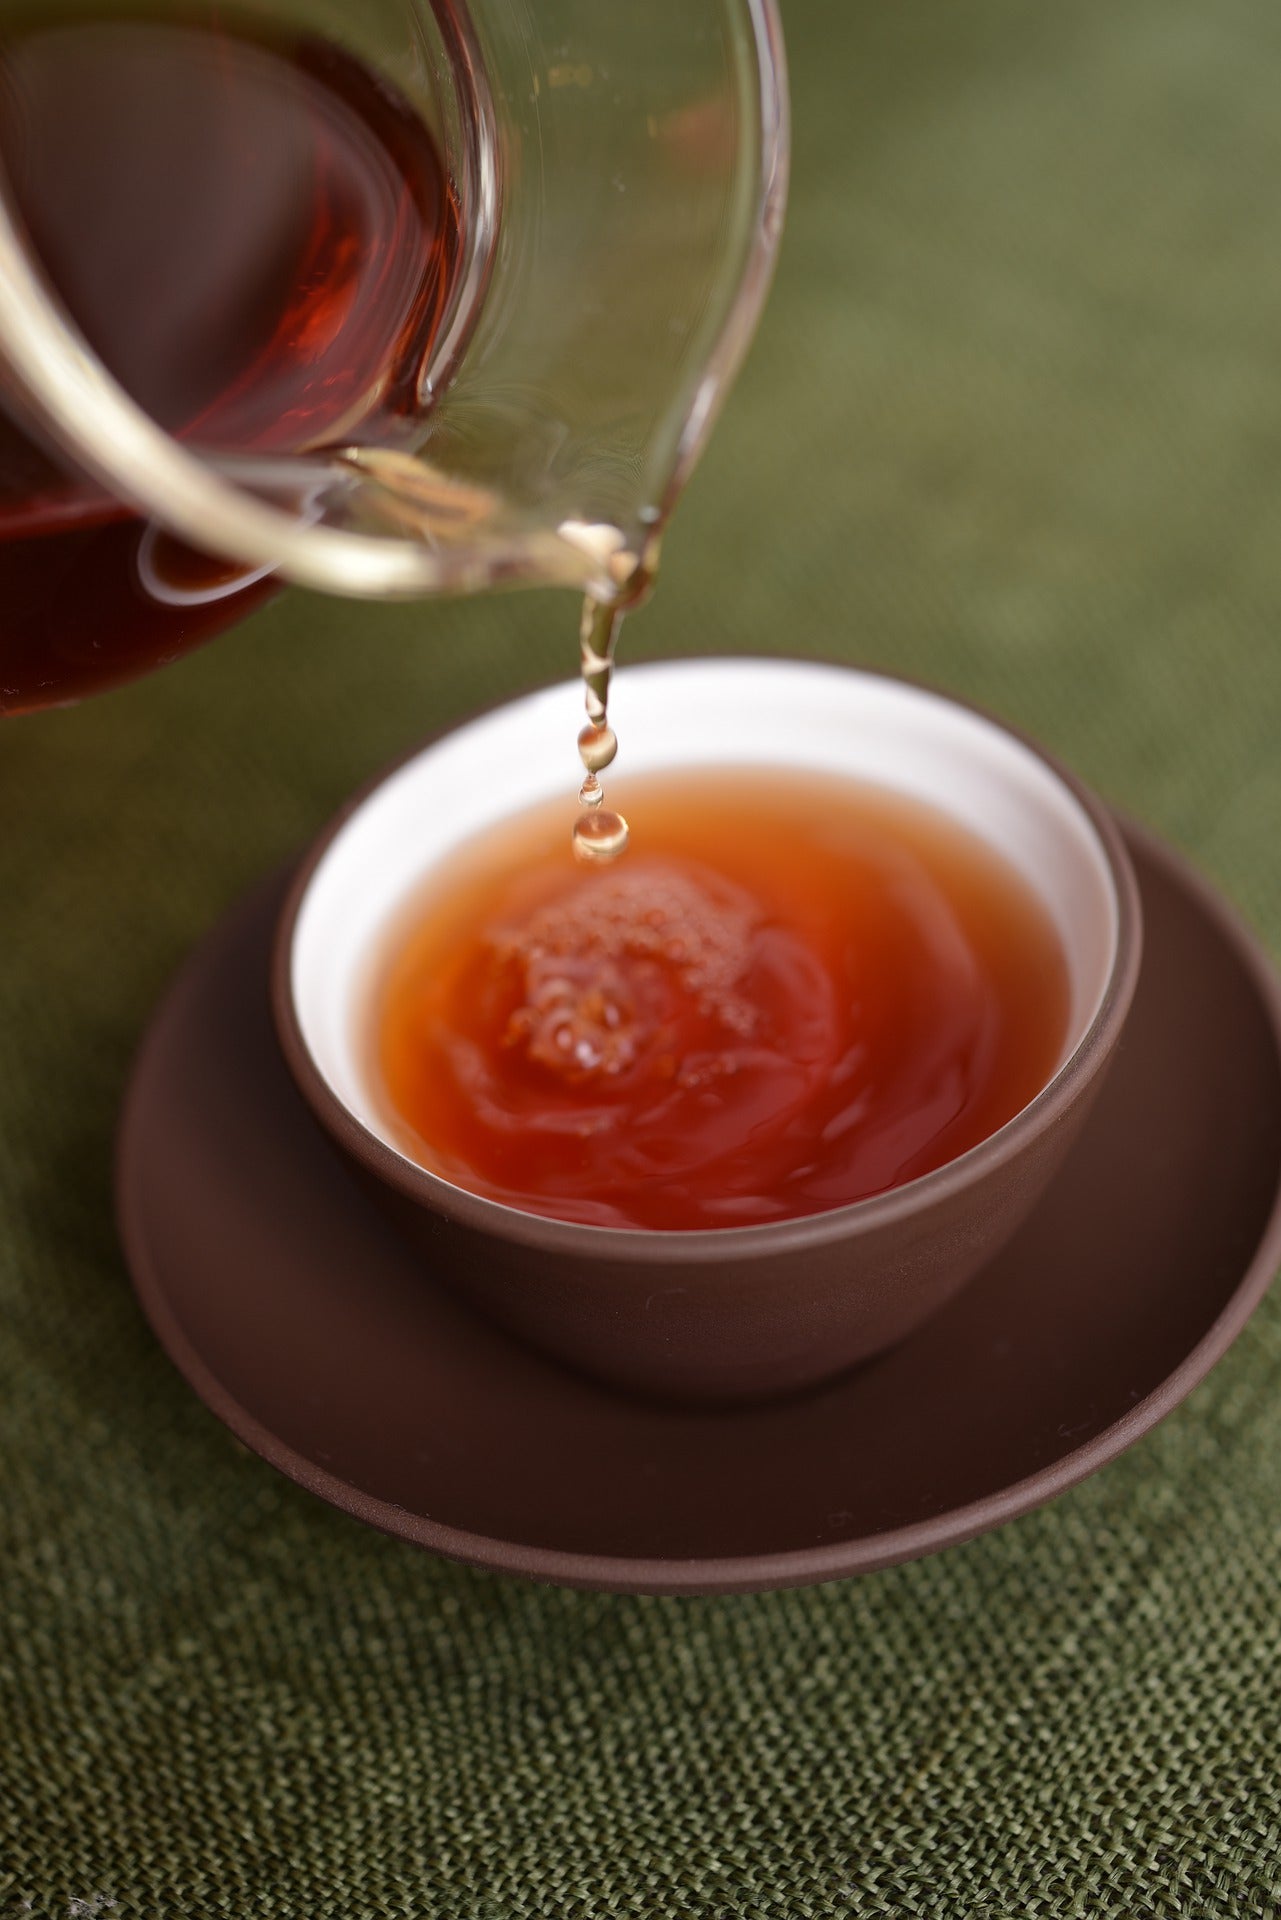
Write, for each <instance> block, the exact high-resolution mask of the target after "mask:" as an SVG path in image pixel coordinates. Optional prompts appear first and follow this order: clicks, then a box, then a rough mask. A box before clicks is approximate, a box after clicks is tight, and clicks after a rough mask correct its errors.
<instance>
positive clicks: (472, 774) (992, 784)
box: [291, 660, 1119, 1158]
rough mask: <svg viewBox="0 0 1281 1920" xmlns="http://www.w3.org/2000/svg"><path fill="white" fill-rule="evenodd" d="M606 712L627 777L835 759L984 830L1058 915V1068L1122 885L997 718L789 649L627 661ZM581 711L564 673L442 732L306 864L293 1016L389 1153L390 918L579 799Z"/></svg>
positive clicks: (821, 766)
mask: <svg viewBox="0 0 1281 1920" xmlns="http://www.w3.org/2000/svg"><path fill="white" fill-rule="evenodd" d="M708 714H714V715H715V724H714V725H712V726H709V725H708V723H707V718H706V716H707V715H708ZM610 718H611V720H612V721H613V722H614V724H615V726H616V727H617V729H618V732H619V735H620V739H621V740H622V742H623V752H624V754H625V756H626V768H627V771H628V773H629V774H633V773H636V774H639V773H651V772H658V771H661V770H662V769H664V768H675V767H682V768H706V767H709V766H716V765H721V766H750V765H762V766H770V767H799V768H806V769H809V770H811V771H814V772H825V773H836V774H846V775H850V776H853V777H854V778H856V779H859V780H864V781H871V782H875V783H877V784H878V785H880V786H883V787H888V788H891V789H893V790H894V791H895V792H898V793H902V794H905V795H909V796H911V797H913V798H915V799H918V800H921V801H926V802H928V803H931V804H932V805H934V806H935V807H937V808H939V809H940V810H941V811H943V812H944V813H946V814H947V815H949V816H950V817H951V818H952V819H953V820H955V821H957V822H958V823H959V824H961V825H962V826H965V827H968V828H969V829H970V830H971V831H973V832H974V833H976V834H978V835H979V836H981V838H982V839H984V840H985V841H986V842H987V843H988V844H989V845H990V846H991V847H993V848H995V849H996V850H997V851H998V852H999V853H1001V854H1003V855H1004V856H1005V858H1006V859H1007V860H1008V861H1009V862H1010V864H1011V865H1012V866H1013V867H1014V868H1015V869H1016V870H1017V871H1018V872H1019V873H1020V874H1021V875H1022V876H1023V878H1024V879H1025V880H1026V881H1027V883H1028V884H1029V885H1030V886H1031V887H1032V888H1033V890H1034V891H1035V892H1036V894H1037V895H1038V896H1039V897H1040V899H1041V900H1042V901H1043V902H1044V904H1045V906H1046V908H1047V910H1048V912H1049V914H1050V916H1051V918H1052V920H1053V923H1054V925H1055V926H1056V927H1057V929H1058V932H1059V935H1060V938H1061V940H1062V943H1063V950H1064V954H1065V957H1066V961H1067V968H1068V980H1069V990H1070V1017H1069V1022H1068V1033H1067V1037H1066V1039H1065V1041H1064V1046H1063V1053H1062V1057H1061V1059H1060V1061H1059V1066H1062V1065H1063V1064H1064V1063H1065V1062H1066V1061H1067V1060H1068V1059H1069V1058H1070V1057H1071V1055H1072V1054H1073V1053H1074V1052H1075V1050H1076V1048H1077V1047H1078V1046H1079V1045H1080V1043H1081V1041H1082V1039H1083V1038H1084V1036H1085V1033H1086V1031H1087V1029H1088V1028H1089V1026H1090V1023H1091V1021H1092V1020H1093V1018H1094V1016H1095V1014H1096V1013H1097V1011H1098V1008H1099V1005H1100V1003H1101V1001H1102V998H1103V995H1104V992H1105V990H1106V988H1107V983H1108V979H1109V976H1110V973H1111V969H1112V964H1113V960H1114V957H1115V953H1116V942H1117V933H1118V923H1119V908H1118V902H1117V897H1116V890H1115V887H1114V885H1113V882H1112V876H1111V873H1110V870H1109V867H1108V863H1107V859H1106V857H1105V854H1104V850H1103V847H1102V845H1101V843H1100V841H1099V838H1098V835H1097V834H1096V832H1095V830H1094V827H1093V825H1092V823H1091V821H1090V818H1089V816H1088V814H1087V813H1086V812H1085V810H1084V809H1083V808H1082V806H1081V805H1080V803H1079V801H1078V800H1077V798H1076V796H1075V795H1074V794H1073V793H1072V791H1071V789H1070V788H1069V787H1067V786H1066V785H1065V784H1064V783H1063V781H1062V780H1060V779H1059V778H1058V776H1057V775H1056V774H1055V773H1054V772H1053V770H1052V769H1051V768H1050V767H1049V766H1047V765H1046V763H1045V762H1044V761H1043V760H1041V759H1040V758H1039V757H1038V756H1037V755H1036V754H1035V753H1033V752H1031V751H1030V750H1029V749H1028V748H1027V747H1025V746H1023V745H1022V744H1021V742H1019V741H1018V740H1016V739H1014V738H1013V737H1012V736H1011V735H1010V734H1008V733H1006V732H1004V731H1003V729H1001V728H1000V727H998V726H996V725H994V724H993V723H992V722H991V721H988V720H984V719H982V718H981V717H980V716H979V715H977V714H974V713H970V712H968V711H967V710H966V709H965V708H964V707H958V706H955V705H954V704H953V703H952V702H951V701H949V700H947V699H944V698H943V697H942V696H941V695H938V694H933V693H928V692H925V691H923V690H921V689H919V688H916V687H909V686H905V685H903V684H902V683H901V682H898V681H894V680H883V679H880V678H878V677H877V676H876V675H874V674H866V673H859V672H857V671H855V670H853V669H850V668H847V667H830V666H821V665H812V664H809V663H806V662H799V661H785V660H691V661H674V662H669V663H663V664H661V665H657V666H643V667H635V668H624V669H622V670H621V671H620V672H619V674H618V676H617V679H616V681H615V687H614V691H613V693H612V694H611V703H610ZM581 724H582V689H581V686H580V685H579V683H578V682H577V681H571V682H567V683H566V684H564V685H561V686H556V687H551V688H548V689H547V690H545V691H544V692H541V693H535V694H530V695H528V696H527V697H526V698H523V699H519V700H515V701H513V702H512V703H511V704H510V705H508V706H505V707H501V708H499V709H498V710H497V711H496V712H494V713H489V714H486V715H484V716H483V717H482V718H481V719H479V720H473V721H471V722H470V723H469V724H468V725H466V726H463V727H460V728H458V729H457V730H456V731H455V732H453V733H450V734H447V735H445V736H444V738H443V739H440V740H438V741H436V742H435V743H434V744H433V745H431V746H428V747H425V748H424V749H423V751H422V752H421V753H419V754H417V755H415V757H414V758H413V759H412V760H409V761H408V762H406V764H405V765H404V766H402V767H401V768H400V769H399V770H398V771H397V772H396V773H394V774H392V775H391V777H390V778H389V779H387V780H385V781H384V782H383V783H382V784H381V785H380V786H379V787H378V788H377V789H376V791H375V792H374V793H372V794H371V795H370V796H369V798H368V799H367V800H366V801H364V802H363V804H362V805H361V806H360V807H358V808H357V810H356V811H355V812H354V813H353V814H352V816H351V818H350V819H349V820H347V821H346V822H345V824H344V825H343V827H342V828H341V830H340V831H339V833H338V834H337V835H336V836H335V838H334V839H333V841H332V842H331V843H330V845H329V847H328V848H327V849H326V851H325V853H324V855H323V857H322V859H321V860H320V862H319V864H318V866H317V867H316V870H315V872H314V873H313V875H312V877H311V881H310V884H309V886H308V888H307V891H306V894H305V896H304V898H303V901H302V905H301V908H300V911H299V913H298V917H297V921H296V923H295V927H294V936H293V946H292V953H291V984H292V992H293V999H294V1009H295V1013H296V1015H297V1019H298V1025H299V1028H300V1030H301V1033H302V1037H303V1039H304V1041H305V1043H306V1045H307V1048H308V1050H309V1051H310V1053H311V1056H312V1059H313V1060H314V1062H315V1064H316V1066H317V1068H318V1069H319V1071H320V1073H321V1075H322V1076H323V1078H324V1079H325V1080H326V1081H327V1082H328V1084H329V1086H330V1088H331V1089H332V1091H333V1092H334V1093H335V1094H336V1095H337V1097H338V1099H339V1100H340V1101H341V1102H342V1104H343V1105H344V1106H345V1107H346V1108H347V1109H348V1110H349V1112H351V1113H352V1114H353V1115H354V1116H355V1118H356V1119H357V1120H359V1121H360V1122H361V1124H362V1125H363V1126H365V1127H366V1128H367V1129H368V1130H369V1131H370V1132H371V1133H373V1134H375V1135H376V1136H377V1137H378V1138H379V1139H380V1140H382V1141H383V1142H384V1144H385V1145H387V1146H388V1147H390V1148H391V1149H392V1151H393V1152H400V1149H399V1148H398V1146H397V1144H396V1142H395V1140H394V1139H393V1138H392V1136H391V1132H390V1129H389V1127H388V1125H387V1122H386V1120H385V1119H384V1118H383V1116H382V1114H381V1112H380V1110H379V1103H378V1101H377V1099H376V1097H375V1093H374V1089H373V1087H372V1085H371V1077H370V1070H369V1062H368V1059H367V1057H366V1056H367V1052H368V1049H367V1045H366V1043H365V1034H366V1032H367V1028H366V1026H365V1009H366V998H367V993H368V990H369V985H370V979H371V974H372V971H373V968H374V967H375V965H376V964H377V960H378V957H379V954H380V950H381V941H382V937H383V935H384V933H385V930H386V929H387V928H388V927H389V926H390V925H391V923H392V922H393V920H394V918H395V916H396V915H397V914H398V912H399V911H400V910H401V909H402V908H403V906H404V905H405V904H406V903H407V902H408V900H409V899H411V898H412V896H413V894H414V893H415V892H416V891H417V890H418V888H419V887H420V886H421V885H422V882H423V879H424V876H425V875H426V874H427V873H428V871H429V870H430V868H431V867H432V866H433V865H435V864H436V863H437V862H438V861H439V860H441V859H443V858H444V857H445V856H446V855H449V854H452V853H453V852H454V851H455V850H456V849H457V848H458V847H460V846H461V845H462V844H463V843H464V842H465V841H467V840H469V839H471V838H472V836H473V835H475V834H478V833H482V832H483V831H484V830H485V829H486V828H487V827H491V826H493V825H495V824H496V823H497V822H499V821H500V820H502V819H504V818H506V817H507V816H508V815H510V814H511V813H512V812H513V811H515V810H517V809H519V808H522V807H526V806H530V805H532V804H534V803H535V802H537V801H540V800H545V799H548V798H550V797H553V796H555V795H557V794H562V795H564V797H565V802H566V806H567V808H572V803H573V788H574V781H575V774H574V771H573V769H574V765H575V759H574V746H573V743H574V737H575V735H576V733H577V731H578V729H579V727H580V725H581ZM403 1157H404V1156H403V1155H402V1158H403Z"/></svg>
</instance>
